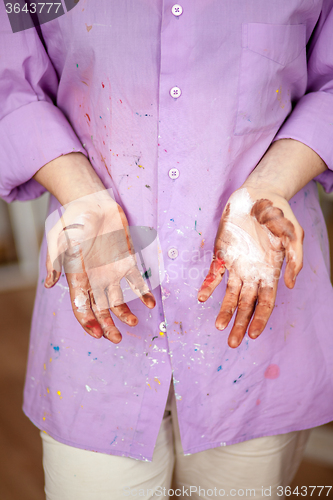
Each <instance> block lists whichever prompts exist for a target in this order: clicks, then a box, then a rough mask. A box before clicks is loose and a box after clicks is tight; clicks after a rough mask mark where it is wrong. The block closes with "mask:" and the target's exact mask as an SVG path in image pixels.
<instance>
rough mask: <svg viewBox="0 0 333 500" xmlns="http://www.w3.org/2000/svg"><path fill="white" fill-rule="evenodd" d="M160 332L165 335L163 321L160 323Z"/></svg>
mask: <svg viewBox="0 0 333 500" xmlns="http://www.w3.org/2000/svg"><path fill="white" fill-rule="evenodd" d="M160 330H161V332H163V333H165V332H166V324H165V321H162V323H160Z"/></svg>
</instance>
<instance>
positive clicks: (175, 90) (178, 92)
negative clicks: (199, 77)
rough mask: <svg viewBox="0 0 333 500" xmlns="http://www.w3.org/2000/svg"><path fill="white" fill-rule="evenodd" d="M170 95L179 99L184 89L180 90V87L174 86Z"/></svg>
mask: <svg viewBox="0 0 333 500" xmlns="http://www.w3.org/2000/svg"><path fill="white" fill-rule="evenodd" d="M170 95H171V97H173V98H174V99H178V97H180V96H181V95H182V91H181V90H180V88H179V87H172V89H171V90H170Z"/></svg>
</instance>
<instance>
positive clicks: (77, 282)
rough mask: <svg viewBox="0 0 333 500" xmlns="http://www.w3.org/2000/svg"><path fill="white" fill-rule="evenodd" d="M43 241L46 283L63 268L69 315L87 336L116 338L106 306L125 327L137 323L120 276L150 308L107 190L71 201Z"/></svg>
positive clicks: (151, 299) (121, 217)
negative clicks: (45, 243)
mask: <svg viewBox="0 0 333 500" xmlns="http://www.w3.org/2000/svg"><path fill="white" fill-rule="evenodd" d="M47 241H48V255H47V263H46V267H47V278H46V280H45V287H46V288H51V287H53V286H54V285H55V284H56V283H57V281H58V280H59V278H60V274H61V270H62V267H63V269H64V271H65V274H66V278H67V282H68V286H69V292H70V298H71V303H72V307H73V312H74V315H75V317H76V319H77V320H78V321H79V323H80V324H81V325H82V327H83V328H84V330H85V331H86V332H87V333H89V335H92V336H93V337H95V338H100V337H102V336H104V337H105V338H107V339H108V340H110V341H111V342H113V343H118V342H120V341H121V338H122V337H121V333H120V332H119V330H118V328H117V327H116V326H115V324H114V322H113V320H112V317H111V315H110V311H109V309H110V310H111V312H112V313H113V314H114V315H115V316H116V317H117V318H119V319H120V320H121V321H122V322H123V323H125V324H127V325H129V326H135V325H136V324H137V323H138V319H137V317H136V316H135V315H134V314H133V313H132V312H131V311H130V309H129V307H128V306H127V304H126V303H124V299H123V294H122V290H121V287H120V281H121V279H122V278H125V279H126V280H127V282H128V283H129V285H130V287H131V288H132V290H133V291H134V292H135V293H136V295H137V296H138V297H140V299H141V300H142V302H143V303H144V304H145V305H146V306H147V307H148V308H150V309H151V308H153V307H154V306H155V299H154V296H153V294H152V293H151V292H150V291H149V288H148V286H147V284H146V282H145V281H144V279H143V277H142V276H141V273H140V271H139V269H138V267H137V263H136V259H135V251H134V249H133V245H132V242H131V238H130V233H129V230H128V222H127V219H126V216H125V214H124V211H123V210H122V208H121V207H120V206H119V205H118V204H117V203H116V202H115V201H114V200H113V199H112V198H111V197H110V195H109V193H108V191H106V190H104V191H100V192H97V193H93V194H89V195H88V196H85V197H83V198H81V199H80V198H79V199H78V200H75V201H72V202H70V203H69V204H68V205H67V206H66V208H65V211H64V213H63V215H62V217H61V218H60V219H59V221H58V222H57V223H56V224H55V226H54V227H53V228H52V229H51V230H50V231H49V233H48V235H47Z"/></svg>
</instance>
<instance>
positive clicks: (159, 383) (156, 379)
mask: <svg viewBox="0 0 333 500" xmlns="http://www.w3.org/2000/svg"><path fill="white" fill-rule="evenodd" d="M154 380H155V382H157V383H158V385H161V382H160V380H158V378H157V377H155V378H154Z"/></svg>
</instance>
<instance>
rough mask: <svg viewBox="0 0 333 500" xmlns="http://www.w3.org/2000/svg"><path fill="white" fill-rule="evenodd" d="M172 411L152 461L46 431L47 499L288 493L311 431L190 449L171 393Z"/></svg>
mask: <svg viewBox="0 0 333 500" xmlns="http://www.w3.org/2000/svg"><path fill="white" fill-rule="evenodd" d="M167 410H169V411H166V413H165V416H164V419H163V421H162V424H161V428H160V432H159V435H158V439H157V443H156V447H155V450H154V455H153V461H152V462H141V461H139V460H134V459H132V458H125V457H118V456H114V455H105V454H103V453H95V452H92V451H86V450H81V449H78V448H73V447H71V446H68V445H65V444H62V443H59V442H58V441H55V440H54V439H53V438H51V437H50V436H49V435H48V434H46V433H45V432H41V437H42V441H43V466H44V472H45V493H46V499H47V500H121V499H126V498H128V499H133V498H144V499H146V500H147V499H149V498H154V499H155V498H162V499H169V498H170V499H173V498H175V499H176V498H181V499H186V498H189V497H191V498H192V499H195V500H197V499H211V498H223V497H232V498H236V499H240V498H242V499H243V498H256V499H259V498H260V499H263V498H267V497H269V498H270V499H276V500H278V499H281V498H285V495H284V493H285V491H287V490H285V488H286V487H287V486H288V485H289V484H290V483H291V481H292V479H293V477H294V475H295V473H296V471H297V469H298V467H299V464H300V462H301V459H302V455H303V452H304V448H305V445H306V443H307V440H308V437H309V434H310V430H305V431H296V432H290V433H288V434H279V435H277V436H269V437H262V438H256V439H252V440H250V441H245V442H243V443H238V444H233V445H230V446H224V447H220V448H214V449H211V450H206V451H202V452H200V453H195V454H194V455H188V456H184V454H183V450H182V446H181V441H180V434H179V428H178V421H177V412H176V401H175V397H174V395H173V392H170V396H169V400H168V405H167Z"/></svg>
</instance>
